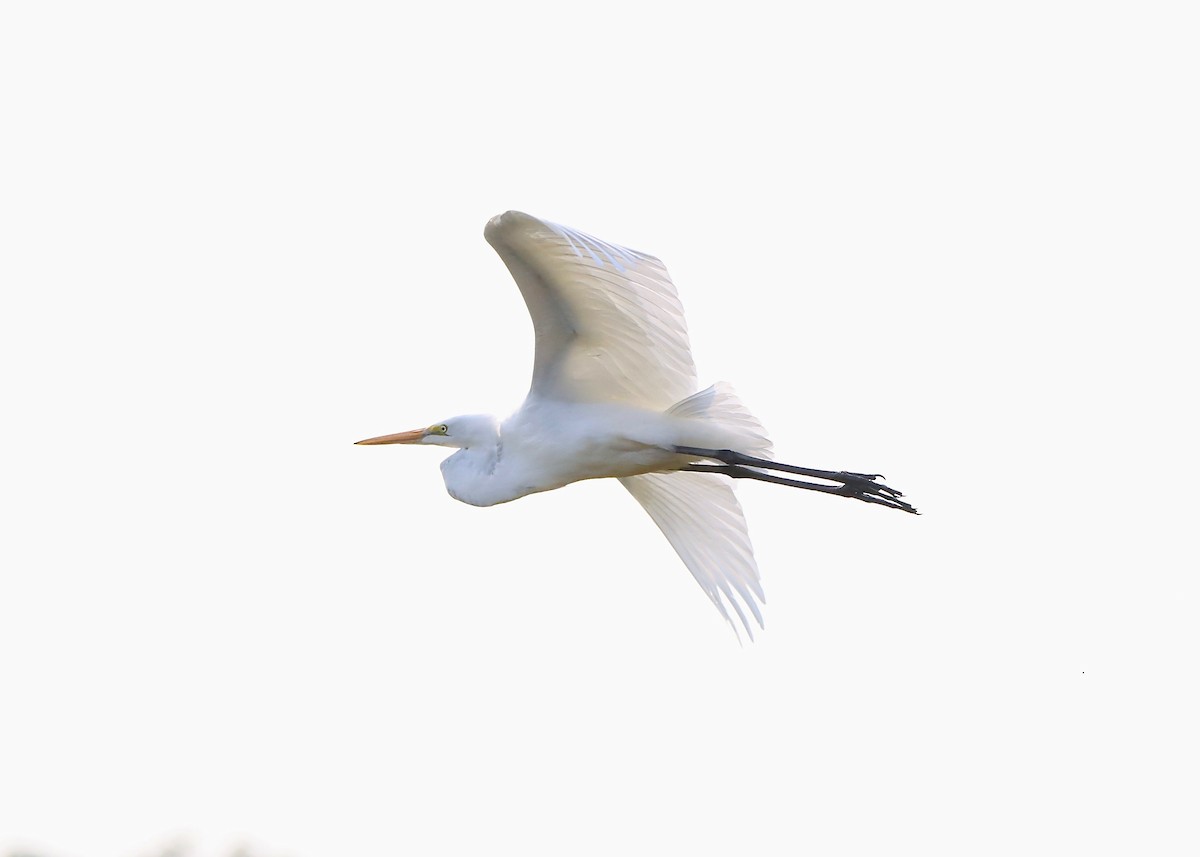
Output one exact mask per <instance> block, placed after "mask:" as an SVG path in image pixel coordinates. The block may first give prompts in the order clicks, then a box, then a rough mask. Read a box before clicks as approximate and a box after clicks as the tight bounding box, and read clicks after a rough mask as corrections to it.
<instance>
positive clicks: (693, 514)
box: [359, 211, 911, 637]
mask: <svg viewBox="0 0 1200 857" xmlns="http://www.w3.org/2000/svg"><path fill="white" fill-rule="evenodd" d="M484 237H485V238H486V239H487V241H488V243H490V244H491V245H492V247H493V248H495V250H496V252H497V253H498V254H499V255H500V258H501V259H502V260H503V261H504V263H505V265H507V266H508V269H509V271H510V272H511V273H512V276H513V278H514V279H515V280H516V283H517V286H518V287H519V288H520V290H521V294H522V295H523V296H524V298H525V304H526V306H527V307H528V308H529V315H530V317H531V318H532V319H533V329H534V342H535V347H534V365H533V380H532V383H531V384H530V388H529V394H528V396H527V397H526V399H525V402H524V404H523V405H522V406H521V407H520V408H519V409H518V410H517V411H516V412H515V413H514V414H513V415H512V416H510V417H508V418H507V419H505V420H503V421H499V420H496V419H495V418H493V417H489V416H482V415H474V416H465V417H454V418H452V419H448V420H445V421H443V422H440V423H435V424H433V425H432V426H429V427H428V428H425V429H417V430H414V431H408V432H400V433H399V434H392V435H385V436H383V437H377V438H370V439H369V440H365V441H359V443H361V444H390V443H422V444H435V445H438V446H449V447H457V448H458V451H457V452H456V453H454V454H453V455H451V456H450V457H449V458H447V459H446V460H445V461H443V462H442V475H443V478H444V480H445V483H446V489H447V491H449V493H450V494H451V496H453V497H454V498H456V499H458V500H461V501H463V502H465V503H470V504H472V505H477V506H491V505H495V504H497V503H505V502H508V501H510V500H515V499H517V498H518V497H523V496H525V495H526V494H532V493H535V492H538V491H549V490H552V489H554V488H560V487H562V486H563V485H567V484H569V483H571V482H577V481H579V480H582V479H596V478H601V477H616V478H618V479H620V481H621V484H622V485H624V486H625V487H626V488H627V489H628V490H629V493H631V494H632V495H633V496H634V498H636V499H637V501H638V502H639V503H641V504H642V507H643V508H644V509H645V510H646V511H647V513H649V515H650V517H651V518H652V519H653V520H654V522H655V523H656V524H657V525H658V527H659V529H661V530H662V532H663V534H664V535H665V536H666V537H667V540H668V541H669V542H670V543H671V545H672V546H673V547H674V548H675V550H676V552H677V553H678V554H679V556H680V558H681V559H682V560H683V562H684V564H685V565H686V566H687V568H688V570H689V571H691V573H692V575H693V576H694V577H695V578H696V581H697V582H698V583H699V584H700V586H701V588H703V590H704V592H705V593H706V594H707V595H708V597H709V598H710V599H712V602H713V603H714V604H715V605H716V606H717V609H718V610H719V611H720V612H721V615H722V616H724V617H725V619H726V620H727V621H729V622H730V624H731V625H732V624H733V619H732V617H731V616H730V610H729V608H732V611H733V613H734V614H736V616H737V617H738V619H739V620H740V622H741V625H742V627H743V628H744V629H745V630H746V632H747V633H748V634H749V635H750V636H751V637H753V632H752V620H753V622H754V623H757V624H758V625H759V626H760V627H762V624H763V622H762V612H761V610H760V607H759V605H760V603H762V602H763V600H764V599H763V591H762V586H761V585H760V582H759V575H758V566H757V565H756V563H755V561H754V550H753V548H752V547H751V544H750V538H749V536H748V535H747V532H746V521H745V517H744V516H743V514H742V509H741V506H740V505H739V504H738V502H737V499H736V498H735V497H734V494H733V486H732V482H731V481H730V478H729V477H731V476H732V477H735V478H743V477H749V478H755V479H767V480H770V481H776V482H783V483H784V484H789V485H795V486H797V487H802V488H813V489H815V490H819V491H827V492H831V493H843V494H846V496H857V497H858V499H869V500H870V501H871V502H885V501H884V500H880V499H871V498H870V497H867V496H860V495H861V494H863V493H867V494H874V493H878V490H872V489H885V490H886V491H888V492H891V489H886V486H879V485H876V484H875V483H874V482H872V481H869V480H870V479H872V477H866V476H863V475H860V474H843V473H830V472H827V471H812V470H807V469H804V468H794V467H791V466H789V465H778V464H775V463H774V462H772V461H770V460H769V459H770V457H771V443H770V441H769V440H768V439H767V435H766V432H765V430H764V429H763V427H762V426H761V425H760V424H759V422H758V420H757V419H755V418H754V416H753V415H752V414H751V413H750V412H749V410H747V409H746V408H745V406H744V405H742V403H741V402H740V401H739V400H738V398H737V396H736V395H735V394H734V392H733V389H732V388H731V387H730V386H729V385H728V384H723V383H721V384H715V385H713V386H711V387H708V388H706V389H704V390H699V391H698V390H697V387H698V386H699V385H698V383H697V380H696V367H695V364H694V362H693V361H692V352H691V346H690V344H689V342H688V335H687V325H686V323H685V322H684V317H683V307H682V305H681V304H680V302H679V296H678V295H677V294H676V292H675V287H674V285H672V283H671V278H670V277H669V276H668V274H667V270H666V268H665V267H664V266H663V264H662V262H660V261H659V260H658V259H656V258H654V257H653V256H649V255H647V254H645V253H640V252H637V251H634V250H629V249H626V248H624V247H618V246H616V245H614V244H609V243H608V242H606V241H601V240H599V239H596V238H593V237H591V236H589V235H585V234H583V233H581V232H577V231H575V230H573V229H568V228H566V227H563V226H558V225H556V224H553V223H548V222H546V221H544V220H538V219H537V218H535V217H531V216H529V215H528V214H522V213H520V212H516V211H510V212H507V213H505V214H502V215H500V216H498V217H494V218H492V220H491V221H489V222H488V224H487V227H486V228H485V229H484ZM681 448H686V451H684V450H683V449H681ZM704 460H719V461H722V462H724V463H725V464H724V466H717V465H711V464H709V465H703V464H698V463H697V462H699V461H704ZM763 468H768V469H777V470H784V471H786V472H792V473H803V474H806V475H811V476H816V477H817V478H820V479H825V480H832V481H840V482H845V483H846V486H843V487H845V488H849V487H853V489H854V490H853V493H850V492H849V491H848V490H836V491H835V489H833V488H832V487H830V486H825V485H814V484H812V483H802V482H798V481H795V480H788V479H781V478H779V477H775V476H773V475H768V474H765V473H764V472H763ZM859 483H866V484H868V485H870V486H871V488H866V487H864V486H863V485H861V484H859ZM891 493H892V494H894V495H895V496H899V494H898V492H891ZM885 504H887V505H899V506H901V507H904V506H907V504H902V503H898V501H894V500H890V499H889V500H887V501H886V503H885ZM909 510H911V508H910V509H909ZM734 627H735V628H736V627H737V626H736V625H735V626H734Z"/></svg>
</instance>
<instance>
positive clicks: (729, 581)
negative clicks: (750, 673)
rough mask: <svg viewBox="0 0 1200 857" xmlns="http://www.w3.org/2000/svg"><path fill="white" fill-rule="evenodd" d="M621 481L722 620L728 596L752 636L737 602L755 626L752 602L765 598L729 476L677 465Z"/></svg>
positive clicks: (755, 605) (758, 617)
mask: <svg viewBox="0 0 1200 857" xmlns="http://www.w3.org/2000/svg"><path fill="white" fill-rule="evenodd" d="M621 484H622V485H624V486H625V487H626V488H627V489H628V490H629V493H630V494H632V495H633V496H634V498H635V499H636V500H637V501H638V502H639V503H641V504H642V508H643V509H645V510H646V511H647V512H649V513H650V517H651V518H653V519H654V523H656V524H658V528H659V529H660V530H662V531H663V535H665V536H666V537H667V541H669V542H670V543H671V547H673V548H675V552H676V553H678V554H679V558H680V559H682V560H683V564H684V565H686V566H687V567H688V571H690V572H691V573H692V576H693V577H695V578H696V582H697V583H699V584H700V587H701V588H702V589H703V590H704V591H705V593H707V595H708V597H709V598H710V599H712V602H713V604H715V605H717V609H718V610H720V611H721V615H722V616H724V617H725V621H727V622H729V623H730V624H731V625H733V620H732V619H731V618H730V616H729V612H728V611H727V610H726V609H725V602H728V603H729V604H730V605H731V606H732V607H733V610H734V612H735V613H737V616H738V618H739V619H740V620H741V621H742V626H743V627H744V628H745V629H746V633H747V634H749V635H750V639H754V631H753V630H752V629H751V627H750V621H749V620H748V619H747V617H746V613H745V611H744V610H743V609H742V605H743V604H744V605H745V606H746V607H747V608H748V609H749V611H750V613H751V614H752V615H753V616H754V619H755V621H757V622H758V627H760V628H761V627H763V620H762V613H761V612H760V611H759V608H758V605H759V604H760V603H766V598H765V597H763V591H762V585H761V584H760V583H759V580H758V564H757V563H755V561H754V548H753V547H752V546H751V545H750V536H749V535H748V534H747V532H746V519H745V517H744V516H743V515H742V507H741V504H740V503H738V501H737V498H736V497H735V496H734V495H733V486H732V485H731V484H730V482H729V480H728V479H727V478H725V477H723V476H718V475H717V474H715V473H695V472H687V471H678V472H674V473H646V474H643V475H641V476H626V477H624V478H622V479H621ZM722 596H724V601H722ZM739 598H740V599H741V600H740V602H739ZM755 599H757V601H756V600H755ZM736 628H737V626H736V625H735V626H734V629H735V630H736Z"/></svg>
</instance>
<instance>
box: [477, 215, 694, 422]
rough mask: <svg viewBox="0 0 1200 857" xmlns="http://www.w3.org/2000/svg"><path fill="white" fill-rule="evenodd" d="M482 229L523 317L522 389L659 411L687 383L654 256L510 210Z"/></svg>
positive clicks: (678, 333) (684, 349)
mask: <svg viewBox="0 0 1200 857" xmlns="http://www.w3.org/2000/svg"><path fill="white" fill-rule="evenodd" d="M483 235H484V237H485V238H486V239H487V241H488V243H489V244H491V245H492V247H494V248H495V250H496V252H497V253H498V254H500V258H501V259H503V260H504V264H505V265H507V266H508V269H509V271H511V272H512V275H513V279H515V280H516V281H517V285H518V286H519V287H520V289H521V294H522V295H523V296H524V298H525V304H526V306H528V307H529V315H530V316H531V317H532V318H533V332H534V340H535V348H534V356H533V382H532V384H531V385H530V390H529V392H530V395H537V396H541V397H543V398H549V399H557V400H560V401H569V402H610V403H620V404H630V405H638V406H641V407H646V408H654V409H657V410H665V409H666V408H668V407H670V406H671V405H672V404H674V403H675V402H677V401H679V400H680V399H682V398H684V397H685V396H689V395H691V394H692V393H694V392H695V391H696V366H695V363H693V361H692V351H691V346H690V345H689V344H688V336H687V325H686V324H685V322H684V320H683V306H682V305H681V304H680V302H679V296H678V295H677V294H676V293H675V287H674V286H673V285H672V284H671V278H670V277H669V276H668V275H667V269H666V268H665V267H663V264H662V262H660V261H659V260H658V259H655V258H654V257H653V256H647V255H646V254H645V253H638V252H636V251H634V250H627V249H625V248H624V247H617V246H616V245H613V244H609V243H607V242H605V241H600V240H599V239H596V238H592V237H590V236H588V235H584V234H583V233H581V232H576V231H575V230H573V229H567V228H566V227H563V226H557V225H555V224H553V223H547V222H546V221H544V220H538V219H537V218H536V217H531V216H529V215H528V214H522V213H521V212H519V211H509V212H506V213H505V214H501V215H499V216H498V217H493V218H492V219H491V220H490V221H489V222H488V225H487V227H486V228H485V229H484V231H483Z"/></svg>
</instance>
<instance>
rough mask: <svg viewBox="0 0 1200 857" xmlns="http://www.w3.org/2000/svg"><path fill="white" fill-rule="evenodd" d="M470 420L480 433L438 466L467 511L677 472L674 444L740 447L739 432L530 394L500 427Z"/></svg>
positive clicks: (680, 459) (682, 460)
mask: <svg viewBox="0 0 1200 857" xmlns="http://www.w3.org/2000/svg"><path fill="white" fill-rule="evenodd" d="M477 419H478V421H479V427H480V429H481V433H482V436H481V437H480V438H479V439H478V440H477V441H475V442H472V443H471V445H469V446H466V447H464V448H462V449H460V450H459V451H458V452H456V453H454V455H452V456H450V457H449V458H447V459H446V460H445V461H443V462H442V477H443V479H444V480H445V483H446V490H447V491H448V492H449V493H450V496H451V497H453V498H454V499H456V500H461V501H462V502H464V503H469V504H471V505H472V506H494V505H496V504H497V503H507V502H508V501H510V500H516V499H517V498H519V497H524V496H525V495H526V494H534V493H537V492H539V491H552V490H554V489H555V488H561V487H563V486H564V485H569V484H570V483H572V482H578V481H580V480H582V479H598V478H603V477H618V478H619V477H625V476H637V475H640V474H643V473H654V472H661V471H674V470H678V469H679V468H681V467H683V466H684V465H686V464H687V463H689V462H690V461H692V460H693V459H692V458H690V457H688V456H684V455H679V454H677V453H675V452H673V451H672V449H673V448H674V447H676V446H692V447H705V448H708V449H729V448H734V447H738V448H742V449H745V448H747V443H748V438H747V436H746V435H744V434H739V433H738V432H736V431H732V430H730V429H729V428H728V427H726V426H725V425H723V424H721V423H716V422H712V421H709V420H704V419H699V418H692V417H680V416H674V415H672V414H670V413H669V412H667V413H664V412H660V411H650V410H646V409H644V408H636V407H631V406H628V405H613V404H604V403H596V402H561V401H555V400H552V399H551V400H547V399H542V398H540V397H537V396H532V395H531V396H530V397H529V398H528V399H526V400H525V404H524V405H523V406H522V407H521V409H520V410H518V411H517V412H516V413H514V414H513V415H512V416H511V417H509V418H508V419H506V420H504V421H503V422H502V423H496V422H495V421H491V422H490V426H489V424H488V423H487V422H485V420H487V419H488V418H477ZM489 428H490V430H491V431H492V432H494V434H492V435H491V436H489V434H488V430H489ZM697 475H698V474H697Z"/></svg>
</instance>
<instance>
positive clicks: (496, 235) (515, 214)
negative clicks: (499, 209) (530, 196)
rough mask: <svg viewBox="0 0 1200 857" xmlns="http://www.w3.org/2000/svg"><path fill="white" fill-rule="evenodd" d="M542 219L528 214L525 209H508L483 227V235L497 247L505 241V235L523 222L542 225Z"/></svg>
mask: <svg viewBox="0 0 1200 857" xmlns="http://www.w3.org/2000/svg"><path fill="white" fill-rule="evenodd" d="M541 223H542V221H541V220H539V219H538V218H536V217H534V216H533V215H532V214H526V213H525V212H523V211H511V210H510V211H506V212H504V213H503V214H497V215H496V216H495V217H493V218H492V219H491V220H489V221H488V222H487V225H486V226H484V227H483V237H484V239H485V240H486V241H487V242H488V243H489V244H491V245H492V246H493V247H497V246H499V245H500V244H502V243H504V241H503V237H504V235H505V234H507V233H508V232H509V231H510V230H512V229H513V228H514V227H516V226H520V225H522V224H525V225H530V224H537V225H541Z"/></svg>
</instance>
